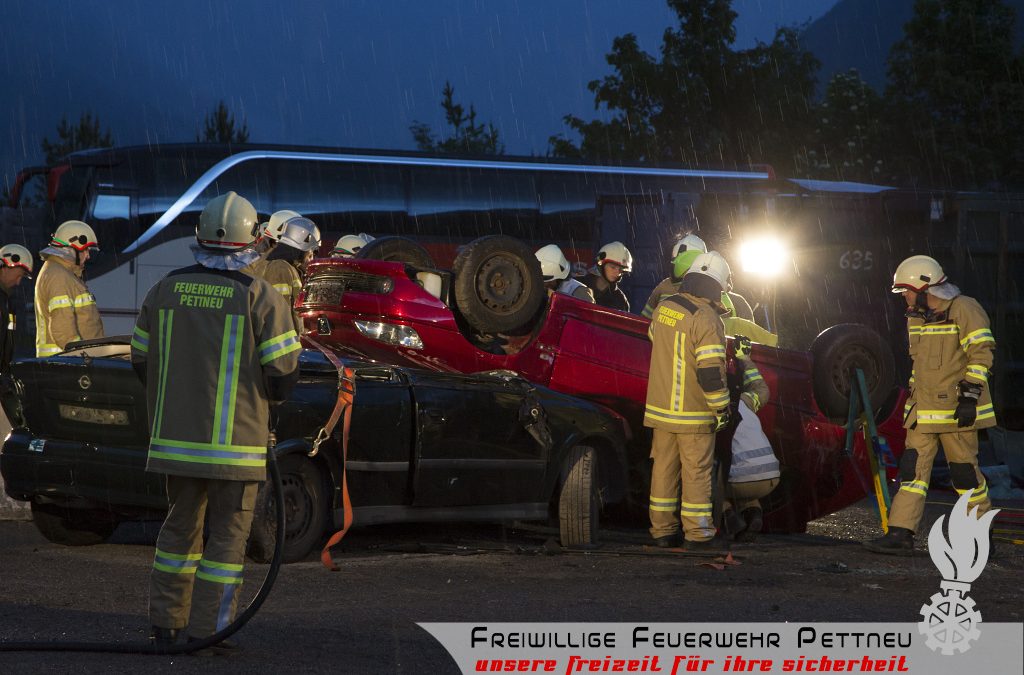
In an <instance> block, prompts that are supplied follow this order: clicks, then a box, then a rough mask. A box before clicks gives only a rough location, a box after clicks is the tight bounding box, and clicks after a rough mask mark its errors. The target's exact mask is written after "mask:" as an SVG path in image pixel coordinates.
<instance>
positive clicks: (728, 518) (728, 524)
mask: <svg viewBox="0 0 1024 675" xmlns="http://www.w3.org/2000/svg"><path fill="white" fill-rule="evenodd" d="M722 529H723V530H724V531H725V534H726V535H728V536H730V537H735V536H737V535H739V534H740V533H741V532H743V531H744V530H746V529H747V523H746V521H744V520H743V518H741V517H740V514H738V513H736V510H735V509H728V510H726V511H724V512H722Z"/></svg>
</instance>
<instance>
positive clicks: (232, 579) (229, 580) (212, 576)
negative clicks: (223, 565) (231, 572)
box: [196, 570, 243, 584]
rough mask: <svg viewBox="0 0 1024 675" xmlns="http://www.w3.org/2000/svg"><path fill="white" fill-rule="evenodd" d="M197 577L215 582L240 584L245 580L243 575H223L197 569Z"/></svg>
mask: <svg viewBox="0 0 1024 675" xmlns="http://www.w3.org/2000/svg"><path fill="white" fill-rule="evenodd" d="M196 578H197V579H202V580H203V581H212V582H213V583H215V584H240V583H242V581H243V579H242V578H241V577H222V576H220V575H218V574H211V573H209V572H204V571H203V570H196Z"/></svg>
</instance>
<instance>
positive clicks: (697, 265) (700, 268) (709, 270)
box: [686, 251, 732, 292]
mask: <svg viewBox="0 0 1024 675" xmlns="http://www.w3.org/2000/svg"><path fill="white" fill-rule="evenodd" d="M686 274H687V276H689V275H691V274H703V275H705V276H709V277H711V278H712V279H714V280H715V281H717V282H718V285H719V286H721V287H722V291H723V292H725V291H728V290H729V289H730V288H732V270H731V269H729V263H727V262H726V261H725V258H723V257H722V254H721V253H719V252H718V251H708V252H707V253H701V254H700V255H699V256H697V257H696V258H694V260H693V264H692V265H690V271H689V272H687V273H686Z"/></svg>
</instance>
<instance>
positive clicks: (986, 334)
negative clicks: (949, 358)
mask: <svg viewBox="0 0 1024 675" xmlns="http://www.w3.org/2000/svg"><path fill="white" fill-rule="evenodd" d="M995 341H996V339H995V338H994V337H993V336H992V331H991V330H989V329H988V328H979V329H978V330H976V331H971V332H970V333H968V334H967V336H966V337H965V338H964V339H962V340H960V346H961V347H963V349H964V351H966V350H967V347H969V346H970V345H974V344H978V343H980V342H995Z"/></svg>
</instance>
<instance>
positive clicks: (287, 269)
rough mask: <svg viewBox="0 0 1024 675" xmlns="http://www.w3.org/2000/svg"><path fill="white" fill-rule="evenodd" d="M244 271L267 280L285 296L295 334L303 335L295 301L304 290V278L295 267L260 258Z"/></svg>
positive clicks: (283, 261)
mask: <svg viewBox="0 0 1024 675" xmlns="http://www.w3.org/2000/svg"><path fill="white" fill-rule="evenodd" d="M242 271H243V272H246V273H247V274H251V275H252V276H254V277H257V278H259V279H264V280H266V282H267V283H269V284H270V285H271V286H273V287H274V290H275V291H277V292H278V293H280V294H281V295H283V296H284V299H285V300H286V301H287V302H288V306H289V307H290V308H291V314H292V323H293V324H294V325H295V332H296V333H297V334H299V335H301V334H302V319H300V318H299V313H298V312H297V311H295V299H296V298H297V297H298V295H299V291H301V290H302V278H301V277H299V271H298V270H297V269H295V266H294V265H290V264H289V263H288V261H287V260H267V259H266V258H260V259H259V260H257V261H256V262H254V263H253V264H251V265H249V266H248V267H245V268H243V269H242Z"/></svg>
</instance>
